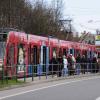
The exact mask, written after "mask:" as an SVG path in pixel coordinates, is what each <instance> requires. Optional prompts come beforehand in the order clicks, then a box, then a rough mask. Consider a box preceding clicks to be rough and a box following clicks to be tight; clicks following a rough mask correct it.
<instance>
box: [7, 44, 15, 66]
mask: <svg viewBox="0 0 100 100" xmlns="http://www.w3.org/2000/svg"><path fill="white" fill-rule="evenodd" d="M7 64H8V65H14V45H11V46H9V50H8V56H7Z"/></svg>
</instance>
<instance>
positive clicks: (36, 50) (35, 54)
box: [33, 46, 39, 73]
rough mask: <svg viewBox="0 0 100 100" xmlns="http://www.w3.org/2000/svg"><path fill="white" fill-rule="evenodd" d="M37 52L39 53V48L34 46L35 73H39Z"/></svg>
mask: <svg viewBox="0 0 100 100" xmlns="http://www.w3.org/2000/svg"><path fill="white" fill-rule="evenodd" d="M37 52H38V49H37V46H34V47H33V64H34V73H37V64H38V61H37V60H38V59H39V58H38V57H37Z"/></svg>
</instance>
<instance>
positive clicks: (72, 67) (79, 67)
mask: <svg viewBox="0 0 100 100" xmlns="http://www.w3.org/2000/svg"><path fill="white" fill-rule="evenodd" d="M23 66H24V67H23V71H18V68H19V65H16V66H12V67H9V66H6V70H4V69H5V66H2V70H1V71H0V81H1V84H4V83H6V84H8V83H9V80H14V81H15V82H19V80H21V81H23V82H26V80H30V81H35V80H41V79H45V80H46V79H50V78H54V77H68V76H72V75H84V74H95V73H99V72H100V64H98V63H75V64H68V66H67V68H63V66H64V65H63V64H48V65H45V64H44V65H41V64H38V65H23ZM26 66H27V67H28V69H26Z"/></svg>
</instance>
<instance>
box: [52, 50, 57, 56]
mask: <svg viewBox="0 0 100 100" xmlns="http://www.w3.org/2000/svg"><path fill="white" fill-rule="evenodd" d="M53 57H57V54H56V48H53Z"/></svg>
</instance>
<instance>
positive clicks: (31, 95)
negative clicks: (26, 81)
mask: <svg viewBox="0 0 100 100" xmlns="http://www.w3.org/2000/svg"><path fill="white" fill-rule="evenodd" d="M98 97H100V76H92V77H88V78H77V79H68V80H60V81H56V82H48V83H42V84H36V85H31V86H27V87H22V88H17V89H12V90H6V91H0V100H100V99H97V98H98Z"/></svg>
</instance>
